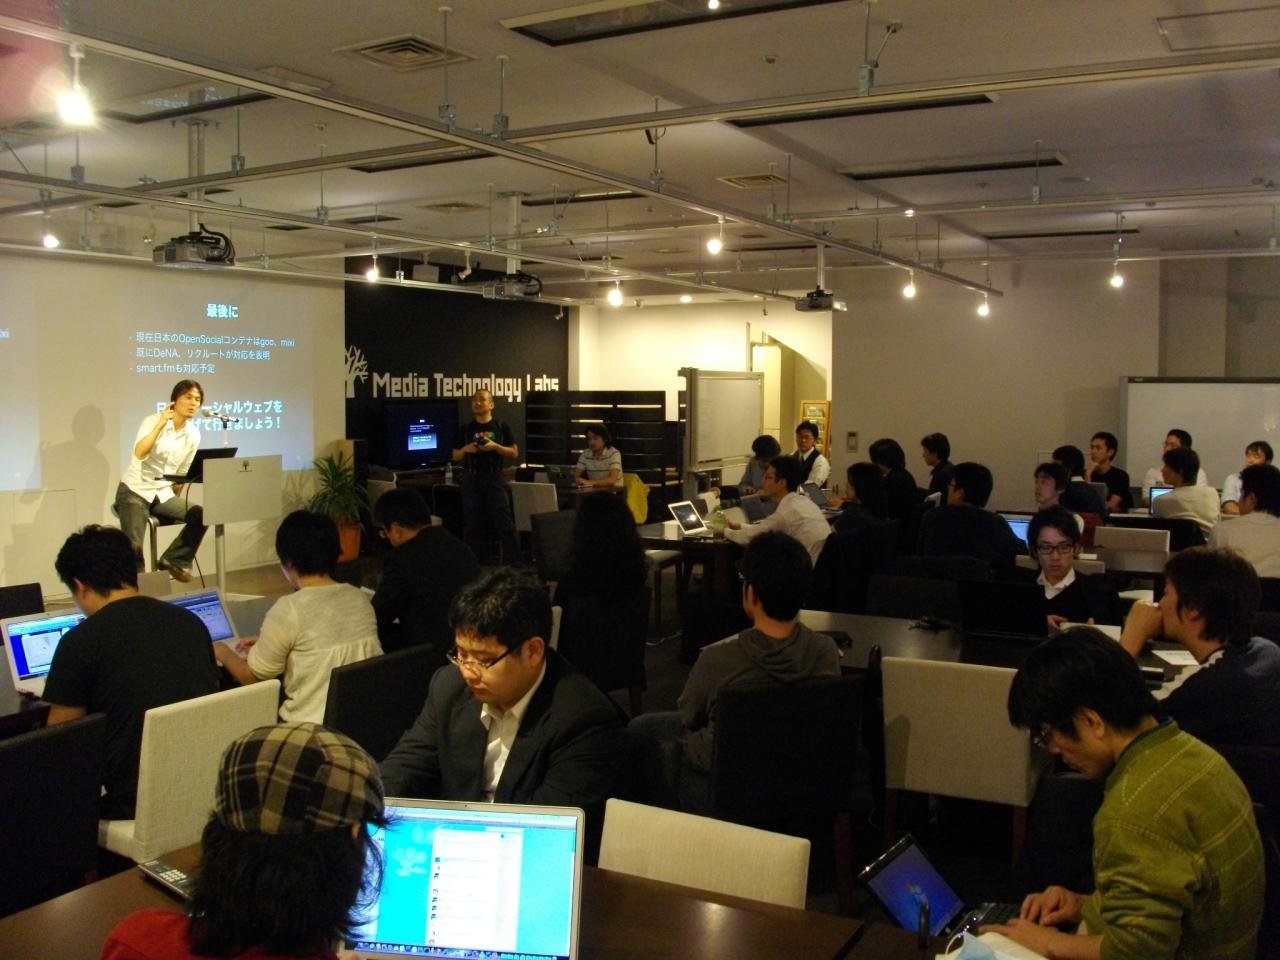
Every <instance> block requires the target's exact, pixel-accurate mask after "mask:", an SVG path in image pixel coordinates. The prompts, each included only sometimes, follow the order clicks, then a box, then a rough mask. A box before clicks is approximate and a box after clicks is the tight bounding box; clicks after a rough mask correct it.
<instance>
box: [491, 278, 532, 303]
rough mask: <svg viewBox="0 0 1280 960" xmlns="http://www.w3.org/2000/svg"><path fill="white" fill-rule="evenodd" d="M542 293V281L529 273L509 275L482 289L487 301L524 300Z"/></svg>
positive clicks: (493, 281)
mask: <svg viewBox="0 0 1280 960" xmlns="http://www.w3.org/2000/svg"><path fill="white" fill-rule="evenodd" d="M541 292H542V281H541V280H539V279H538V278H537V277H535V276H533V275H531V274H528V273H508V274H505V275H504V276H501V277H499V278H498V279H497V280H490V281H489V282H488V283H486V284H485V285H484V286H482V287H481V288H480V295H481V296H482V297H484V298H485V299H486V300H524V299H526V298H528V297H536V296H537V295H538V294H540V293H541Z"/></svg>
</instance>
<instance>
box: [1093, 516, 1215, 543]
mask: <svg viewBox="0 0 1280 960" xmlns="http://www.w3.org/2000/svg"><path fill="white" fill-rule="evenodd" d="M1110 525H1112V526H1117V527H1128V528H1130V529H1139V530H1168V531H1169V549H1170V550H1185V549H1187V547H1198V546H1201V545H1202V544H1203V543H1204V530H1202V529H1201V528H1200V524H1198V523H1196V521H1194V520H1192V519H1190V518H1188V517H1143V516H1134V515H1132V514H1125V513H1120V514H1115V513H1113V514H1112V515H1111V522H1110ZM1095 545H1096V540H1095Z"/></svg>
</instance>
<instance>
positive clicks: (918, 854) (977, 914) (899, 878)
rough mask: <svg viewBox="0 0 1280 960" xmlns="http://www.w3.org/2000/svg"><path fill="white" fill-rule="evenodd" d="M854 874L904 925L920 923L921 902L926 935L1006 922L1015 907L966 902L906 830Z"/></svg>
mask: <svg viewBox="0 0 1280 960" xmlns="http://www.w3.org/2000/svg"><path fill="white" fill-rule="evenodd" d="M858 879H859V881H861V882H862V883H864V884H866V886H867V889H869V890H870V891H871V893H872V894H873V895H874V896H875V898H876V899H877V900H878V901H879V902H880V905H881V906H882V907H884V909H885V911H886V912H887V913H888V914H889V916H891V917H893V919H894V920H895V921H896V922H897V924H898V926H900V927H903V928H904V929H907V930H913V931H918V930H919V929H920V915H921V913H922V909H921V908H922V906H923V905H924V904H927V905H928V908H929V935H930V936H931V937H936V936H938V935H942V936H944V937H947V938H950V937H952V936H954V935H955V934H956V933H958V932H959V931H960V930H962V929H965V928H971V929H974V930H976V929H977V927H979V926H981V925H982V924H984V923H1007V922H1008V921H1009V920H1012V919H1013V918H1014V917H1016V916H1018V912H1019V907H1018V905H1017V904H1014V903H978V904H971V905H966V904H965V902H964V901H963V900H961V899H960V897H959V895H958V894H957V893H956V892H955V891H954V890H952V889H951V886H950V884H948V883H947V881H946V880H944V879H943V878H942V874H940V873H939V872H938V870H937V868H936V867H934V865H933V864H932V863H930V862H929V858H928V857H926V856H925V853H924V851H923V850H922V849H920V845H919V844H918V843H916V840H915V837H913V836H911V834H909V833H908V834H906V835H905V836H904V837H902V839H900V840H899V841H898V842H897V843H895V844H894V845H893V846H892V847H890V848H889V849H888V850H886V851H885V852H884V853H882V854H881V855H880V856H879V857H878V858H877V859H876V861H875V862H874V863H872V864H871V865H870V866H868V867H867V868H866V869H864V870H863V871H862V873H861V874H859V875H858Z"/></svg>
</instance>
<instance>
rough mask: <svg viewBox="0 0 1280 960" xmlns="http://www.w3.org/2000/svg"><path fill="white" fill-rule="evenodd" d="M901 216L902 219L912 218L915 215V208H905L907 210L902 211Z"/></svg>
mask: <svg viewBox="0 0 1280 960" xmlns="http://www.w3.org/2000/svg"><path fill="white" fill-rule="evenodd" d="M902 215H903V216H904V217H914V216H915V215H916V211H915V208H914V207H907V209H905V210H903V211H902Z"/></svg>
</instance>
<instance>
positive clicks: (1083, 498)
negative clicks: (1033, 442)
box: [1053, 444, 1107, 518]
mask: <svg viewBox="0 0 1280 960" xmlns="http://www.w3.org/2000/svg"><path fill="white" fill-rule="evenodd" d="M1053 462H1054V463H1060V464H1062V466H1063V467H1064V468H1065V469H1066V471H1067V488H1066V490H1064V491H1063V493H1062V505H1063V506H1064V507H1066V508H1067V509H1068V510H1074V511H1075V512H1076V513H1093V514H1097V516H1098V517H1099V518H1102V517H1105V516H1106V515H1107V504H1106V502H1105V501H1104V500H1103V498H1102V495H1101V494H1100V493H1098V491H1097V490H1095V489H1094V488H1093V487H1092V486H1090V485H1089V483H1087V482H1086V481H1085V478H1084V453H1083V452H1082V451H1081V450H1080V448H1079V447H1073V446H1071V444H1066V445H1065V446H1061V447H1058V448H1057V449H1055V450H1054V451H1053Z"/></svg>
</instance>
